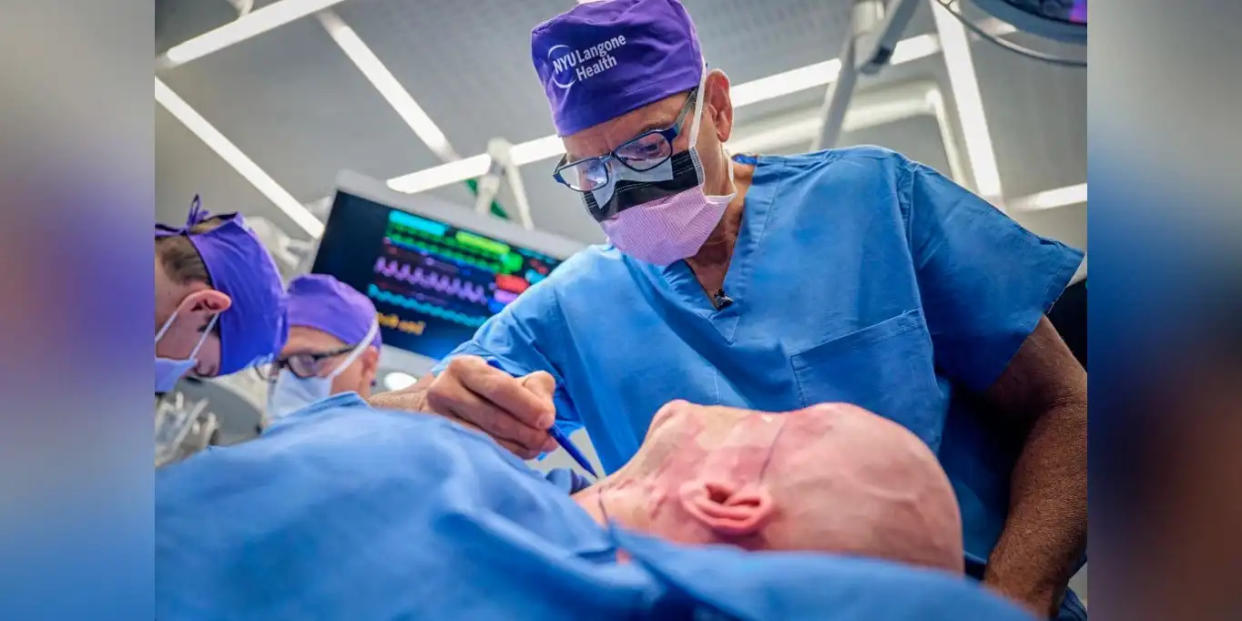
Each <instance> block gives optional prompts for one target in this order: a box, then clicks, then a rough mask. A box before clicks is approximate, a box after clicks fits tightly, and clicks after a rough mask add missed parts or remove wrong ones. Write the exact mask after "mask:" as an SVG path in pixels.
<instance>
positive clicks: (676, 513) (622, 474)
mask: <svg viewBox="0 0 1242 621" xmlns="http://www.w3.org/2000/svg"><path fill="white" fill-rule="evenodd" d="M576 499H578V500H579V502H580V503H581V504H582V505H583V507H584V508H586V509H587V510H588V511H590V512H592V513H594V514H597V517H599V518H601V519H602V518H603V517H604V514H606V515H607V517H608V518H610V519H614V520H616V521H618V522H620V523H621V524H623V525H626V526H629V527H631V528H635V529H639V530H645V531H647V532H652V533H655V534H659V535H662V536H664V537H666V538H668V539H671V540H674V541H680V542H683V543H730V544H733V545H738V546H741V547H744V548H748V549H755V550H814V551H823V552H832V553H839V554H851V555H860V556H869V557H876V558H884V559H889V560H894V561H900V562H905V563H910V564H914V565H920V566H927V567H936V568H941V569H946V570H950V571H961V570H962V535H961V518H960V515H959V513H958V508H957V502H956V499H955V498H954V495H953V491H952V488H951V487H950V485H949V481H948V478H947V477H946V476H945V474H944V471H943V470H942V469H941V468H940V465H939V463H938V462H937V460H936V457H935V455H933V454H932V453H931V451H930V450H929V449H928V448H927V446H926V445H925V444H923V443H922V442H921V441H920V440H919V439H918V438H917V437H916V436H914V435H913V434H912V433H910V432H909V431H908V430H906V429H905V428H904V427H901V426H900V425H898V424H896V423H894V422H892V421H889V420H887V419H885V418H882V417H880V416H877V415H875V414H872V413H871V412H868V411H867V410H864V409H862V408H859V407H856V406H852V405H848V404H841V403H836V404H821V405H817V406H814V407H811V408H806V409H803V410H797V411H793V412H786V413H777V414H774V413H764V412H756V411H752V410H742V409H738V408H727V407H705V406H698V405H693V404H689V403H686V402H680V401H678V402H672V403H670V404H669V405H667V406H665V407H664V408H663V409H661V410H660V412H659V413H657V415H656V416H655V418H653V420H652V424H651V427H650V429H649V430H648V433H647V437H646V439H645V440H644V443H643V446H642V447H641V448H640V449H639V452H638V453H637V454H636V455H635V456H634V458H633V459H632V460H631V461H630V462H629V463H628V464H626V466H625V467H624V468H622V469H621V470H618V471H617V472H616V473H614V474H613V475H612V476H609V477H608V478H607V479H605V480H604V481H603V482H601V483H600V484H599V485H597V486H595V487H593V488H591V489H589V490H587V491H586V492H584V493H582V494H580V495H579V496H578V497H576ZM593 505H594V506H593Z"/></svg>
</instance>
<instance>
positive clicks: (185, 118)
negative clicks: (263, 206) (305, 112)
mask: <svg viewBox="0 0 1242 621" xmlns="http://www.w3.org/2000/svg"><path fill="white" fill-rule="evenodd" d="M155 101H157V102H159V104H160V105H161V106H164V109H165V110H168V112H169V113H170V114H172V115H173V116H174V117H176V119H177V120H178V121H181V124H182V125H185V126H186V129H189V130H190V131H191V132H193V133H194V135H195V136H198V137H199V139H200V140H202V141H203V142H204V143H206V144H207V146H208V147H209V148H211V150H212V151H215V152H216V155H219V156H220V157H221V158H223V159H224V161H225V162H226V163H228V165H229V166H232V167H233V170H236V171H237V173H238V174H240V175H241V176H242V177H243V178H245V179H246V181H249V182H250V184H251V185H253V186H254V187H255V189H256V190H258V191H259V192H260V193H262V194H263V196H266V197H267V199H268V200H270V201H272V203H274V204H275V205H276V206H277V207H278V208H280V210H281V211H283V212H285V215H287V216H289V218H290V219H292V220H293V222H294V224H297V225H298V226H299V227H301V228H302V230H304V231H306V233H307V234H309V235H310V236H311V237H312V238H317V237H319V236H320V235H323V222H320V221H319V219H318V218H316V217H315V216H314V215H312V214H311V212H310V211H309V210H308V209H306V207H305V206H303V205H302V203H299V202H298V200H297V199H295V198H293V195H292V194H289V193H288V192H287V191H285V189H284V188H282V187H280V184H278V183H276V181H275V180H274V179H272V178H271V177H270V176H268V174H267V173H265V172H263V169H261V168H259V165H258V164H255V163H254V161H252V160H251V159H250V158H248V157H246V154H245V153H242V152H241V149H238V148H237V146H236V145H234V144H233V143H232V142H230V141H229V139H228V138H225V137H224V134H221V133H220V132H219V131H218V130H217V129H216V128H215V127H212V125H211V123H208V122H207V119H204V118H203V117H202V116H200V115H199V113H198V112H196V111H195V110H194V108H191V107H190V104H188V103H186V102H185V100H184V99H182V98H181V97H180V96H179V95H177V94H176V93H174V92H173V90H172V89H170V88H168V86H166V85H165V84H164V83H163V82H162V81H160V79H159V78H155Z"/></svg>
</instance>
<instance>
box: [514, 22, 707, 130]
mask: <svg viewBox="0 0 1242 621" xmlns="http://www.w3.org/2000/svg"><path fill="white" fill-rule="evenodd" d="M530 48H531V49H530V52H531V60H533V61H534V63H535V73H537V74H539V81H540V82H542V83H543V90H544V92H545V93H546V94H547V96H548V104H549V105H550V106H551V108H552V121H553V123H555V124H556V132H557V133H558V134H560V135H561V136H568V135H569V134H573V133H576V132H579V131H581V130H583V129H586V128H588V127H591V126H593V125H598V124H600V123H602V122H604V121H607V120H609V119H612V118H616V117H618V116H621V115H622V114H625V113H626V112H629V111H631V110H634V109H636V108H641V107H642V106H645V105H647V104H649V103H652V102H655V101H659V100H661V99H663V98H665V97H668V96H670V95H675V94H677V93H683V92H685V91H688V90H690V89H692V88H694V87H696V86H698V85H699V79H700V78H701V77H702V75H703V55H702V52H701V51H700V50H699V39H698V35H696V34H695V31H694V23H693V22H691V21H690V16H689V15H688V14H686V9H685V8H683V7H682V6H681V3H680V2H678V1H677V0H603V1H600V2H588V3H586V4H580V5H578V6H576V7H574V8H572V9H570V10H569V11H567V12H565V13H562V14H561V15H558V16H556V17H553V18H552V19H550V20H548V21H546V22H544V23H542V24H539V25H538V26H535V28H534V30H532V31H531V33H530Z"/></svg>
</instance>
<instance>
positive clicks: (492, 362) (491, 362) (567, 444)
mask: <svg viewBox="0 0 1242 621" xmlns="http://www.w3.org/2000/svg"><path fill="white" fill-rule="evenodd" d="M486 360H487V364H488V366H490V367H492V368H493V369H499V370H501V371H504V370H505V369H504V367H502V366H500V362H498V361H497V360H496V359H495V358H487V359H486ZM505 372H506V373H508V371H505ZM548 435H550V436H552V439H553V440H556V443H557V444H559V445H561V448H563V449H565V452H566V453H569V456H570V457H573V458H574V461H576V462H578V465H579V466H582V468H583V469H585V470H586V471H587V472H589V473H591V476H593V477H595V478H597V479H598V478H599V475H598V474H595V469H594V468H592V467H591V462H589V461H587V458H586V456H584V455H583V454H582V452H581V451H579V450H578V447H576V446H574V443H573V442H571V441H570V440H569V438H568V437H567V436H566V435H565V434H564V433H563V432H562V431H561V430H560V429H558V428H557V427H556V424H555V423H553V425H552V427H550V428H549V429H548Z"/></svg>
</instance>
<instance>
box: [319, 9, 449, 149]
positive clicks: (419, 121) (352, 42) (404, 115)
mask: <svg viewBox="0 0 1242 621" xmlns="http://www.w3.org/2000/svg"><path fill="white" fill-rule="evenodd" d="M315 17H316V18H317V19H318V20H319V23H320V24H321V25H322V26H323V28H324V30H326V31H327V32H328V36H330V37H332V40H333V41H334V42H335V43H336V44H337V46H338V47H340V48H341V51H343V52H345V55H346V56H347V57H349V60H350V61H352V62H353V63H354V66H355V67H357V68H358V70H359V71H361V72H362V75H364V76H366V78H367V80H368V81H369V82H370V83H371V85H372V86H374V87H375V90H377V91H379V93H380V95H381V96H382V97H383V98H384V101H387V102H388V105H390V106H392V109H393V110H395V111H396V112H397V115H398V116H400V117H401V120H403V121H405V124H406V125H408V126H409V127H410V129H411V130H413V131H414V135H416V136H418V138H419V140H422V141H423V144H425V145H427V148H428V149H431V152H432V153H435V154H436V157H438V158H440V160H441V161H444V162H451V161H453V160H456V159H459V157H460V156H458V155H457V152H456V151H455V150H454V149H453V145H452V144H451V143H449V140H448V137H447V136H445V135H444V132H443V131H441V130H440V127H439V126H437V125H436V123H435V121H432V120H431V117H430V116H428V115H427V112H426V111H424V110H423V107H422V106H420V105H419V104H418V102H417V101H415V100H414V97H413V96H412V95H410V93H409V91H407V90H405V87H403V86H402V85H401V83H400V82H399V81H397V78H396V76H394V75H393V74H392V72H391V71H389V70H388V67H386V66H384V63H383V62H381V61H380V59H379V57H378V56H376V55H375V52H372V51H371V48H370V47H369V46H367V44H366V43H365V42H363V40H362V38H360V37H359V36H358V33H356V32H354V29H353V28H350V27H349V24H346V23H345V21H344V20H342V19H341V18H340V16H339V15H337V14H336V12H335V11H332V10H325V11H320V12H318V13H316V14H315Z"/></svg>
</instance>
